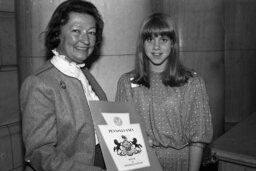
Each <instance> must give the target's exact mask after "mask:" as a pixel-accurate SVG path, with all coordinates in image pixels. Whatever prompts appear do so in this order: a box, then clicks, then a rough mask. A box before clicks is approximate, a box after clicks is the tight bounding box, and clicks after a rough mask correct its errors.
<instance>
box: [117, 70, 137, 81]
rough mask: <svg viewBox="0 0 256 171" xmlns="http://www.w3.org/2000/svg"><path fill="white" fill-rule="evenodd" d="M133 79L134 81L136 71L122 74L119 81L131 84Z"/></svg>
mask: <svg viewBox="0 0 256 171" xmlns="http://www.w3.org/2000/svg"><path fill="white" fill-rule="evenodd" d="M133 79H134V71H133V70H132V71H130V72H126V73H124V74H122V75H121V76H120V78H119V81H122V82H128V83H130V82H131V81H132V80H133Z"/></svg>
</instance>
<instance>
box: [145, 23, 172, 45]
mask: <svg viewBox="0 0 256 171" xmlns="http://www.w3.org/2000/svg"><path fill="white" fill-rule="evenodd" d="M158 35H160V36H168V37H169V38H170V39H171V40H174V39H175V33H174V30H170V28H169V25H168V24H167V23H166V22H164V21H162V20H161V19H159V18H157V19H152V20H151V21H149V22H148V23H146V25H145V26H144V30H143V32H142V38H143V40H146V39H147V38H150V37H154V36H158Z"/></svg>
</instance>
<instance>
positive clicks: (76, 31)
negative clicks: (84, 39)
mask: <svg viewBox="0 0 256 171" xmlns="http://www.w3.org/2000/svg"><path fill="white" fill-rule="evenodd" d="M72 32H74V33H80V32H81V31H80V30H78V29H73V30H72Z"/></svg>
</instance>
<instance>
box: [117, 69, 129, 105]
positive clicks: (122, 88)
mask: <svg viewBox="0 0 256 171" xmlns="http://www.w3.org/2000/svg"><path fill="white" fill-rule="evenodd" d="M130 84H131V83H130V80H129V76H128V74H123V75H122V76H121V77H120V78H119V80H118V83H117V90H116V97H115V101H117V102H128V101H131V100H132V92H131V85H130Z"/></svg>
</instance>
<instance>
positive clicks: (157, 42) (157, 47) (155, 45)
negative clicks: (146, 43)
mask: <svg viewBox="0 0 256 171" xmlns="http://www.w3.org/2000/svg"><path fill="white" fill-rule="evenodd" d="M153 48H154V49H159V48H160V44H159V41H158V40H157V39H155V40H154V44H153Z"/></svg>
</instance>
